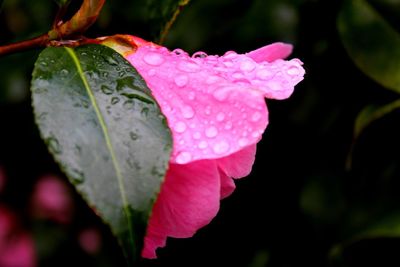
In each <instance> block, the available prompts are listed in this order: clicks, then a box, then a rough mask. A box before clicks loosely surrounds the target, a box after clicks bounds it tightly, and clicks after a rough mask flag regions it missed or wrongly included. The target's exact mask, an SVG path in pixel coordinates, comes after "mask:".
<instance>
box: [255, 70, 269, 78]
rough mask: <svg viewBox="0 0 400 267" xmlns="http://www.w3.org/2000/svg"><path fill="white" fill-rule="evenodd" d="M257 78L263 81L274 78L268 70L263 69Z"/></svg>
mask: <svg viewBox="0 0 400 267" xmlns="http://www.w3.org/2000/svg"><path fill="white" fill-rule="evenodd" d="M256 75H257V77H258V78H260V79H261V80H268V79H269V78H271V77H272V72H270V71H269V70H267V69H261V70H259V71H257V74H256Z"/></svg>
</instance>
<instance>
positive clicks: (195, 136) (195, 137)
mask: <svg viewBox="0 0 400 267" xmlns="http://www.w3.org/2000/svg"><path fill="white" fill-rule="evenodd" d="M193 138H194V139H197V140H198V139H200V138H201V133H200V132H195V133H194V134H193Z"/></svg>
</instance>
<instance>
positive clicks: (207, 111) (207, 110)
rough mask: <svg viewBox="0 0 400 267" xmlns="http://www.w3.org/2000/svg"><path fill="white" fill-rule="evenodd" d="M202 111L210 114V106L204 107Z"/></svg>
mask: <svg viewBox="0 0 400 267" xmlns="http://www.w3.org/2000/svg"><path fill="white" fill-rule="evenodd" d="M204 113H205V114H206V115H210V114H211V106H206V108H205V109H204Z"/></svg>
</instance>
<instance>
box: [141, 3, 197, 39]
mask: <svg viewBox="0 0 400 267" xmlns="http://www.w3.org/2000/svg"><path fill="white" fill-rule="evenodd" d="M189 2H190V0H165V1H157V0H147V3H148V9H149V15H150V23H151V24H152V25H154V26H153V27H154V31H155V33H156V36H157V37H158V38H159V40H158V41H159V42H160V43H162V42H163V41H164V40H165V38H166V36H167V34H168V32H169V30H170V28H171V26H172V24H173V23H174V22H175V20H176V18H177V17H178V15H179V13H180V12H181V10H182V8H183V7H185V6H186V5H187V4H189Z"/></svg>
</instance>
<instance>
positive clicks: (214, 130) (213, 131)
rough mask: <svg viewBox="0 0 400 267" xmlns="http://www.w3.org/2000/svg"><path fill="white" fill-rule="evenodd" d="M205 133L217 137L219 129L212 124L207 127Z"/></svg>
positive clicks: (210, 136)
mask: <svg viewBox="0 0 400 267" xmlns="http://www.w3.org/2000/svg"><path fill="white" fill-rule="evenodd" d="M205 134H206V136H207V137H209V138H213V137H216V136H217V135H218V129H217V128H215V127H214V126H211V127H209V128H207V129H206V132H205Z"/></svg>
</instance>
